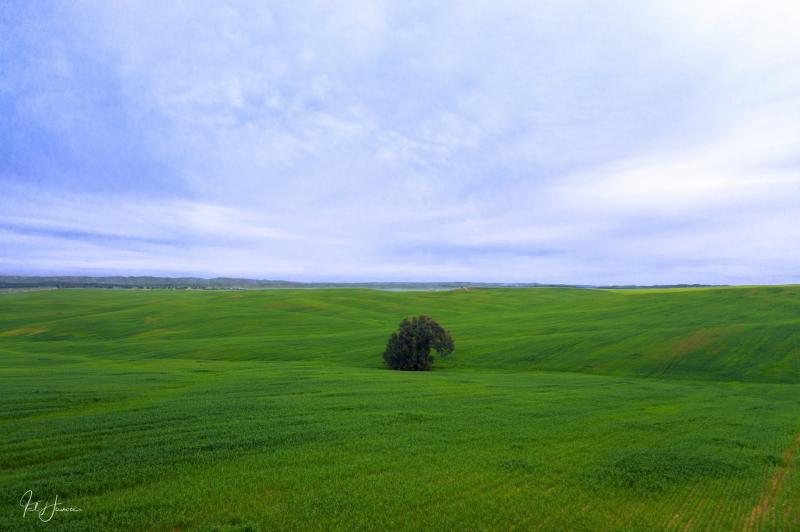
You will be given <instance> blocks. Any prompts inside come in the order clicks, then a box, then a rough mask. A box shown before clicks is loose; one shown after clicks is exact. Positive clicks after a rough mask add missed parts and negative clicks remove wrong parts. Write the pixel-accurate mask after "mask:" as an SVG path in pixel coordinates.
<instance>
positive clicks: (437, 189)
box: [0, 0, 800, 284]
mask: <svg viewBox="0 0 800 532" xmlns="http://www.w3.org/2000/svg"><path fill="white" fill-rule="evenodd" d="M798 27H800V2H797V1H783V2H782V1H771V0H754V1H738V0H724V1H722V0H720V1H704V0H689V1H684V0H665V1H647V2H642V1H640V0H630V1H625V0H620V1H613V0H607V1H599V2H598V1H596V0H591V1H583V2H580V1H570V0H557V1H552V2H549V1H538V2H537V1H516V2H503V1H497V0H492V1H487V2H463V1H461V2H452V3H451V2H445V1H437V2H413V1H408V2H385V3H384V2H368V1H366V0H364V1H360V2H328V1H323V2H306V1H297V0H293V1H291V2H264V1H254V2H235V3H226V2H222V1H216V0H215V1H209V2H202V1H191V2H188V1H187V2H164V1H160V0H159V1H153V2H145V1H136V2H122V1H119V2H118V1H115V2H107V1H105V0H99V1H96V2H94V1H65V2H0V273H9V274H25V273H27V274H37V273H39V274H155V275H177V274H190V275H200V276H216V275H229V276H246V277H257V278H268V279H293V280H475V281H508V282H512V281H530V282H561V283H587V284H603V283H639V284H653V283H678V282H685V283H694V282H698V283H737V284H743V283H784V282H786V283H788V282H795V283H796V282H800V34H798V30H797V28H798Z"/></svg>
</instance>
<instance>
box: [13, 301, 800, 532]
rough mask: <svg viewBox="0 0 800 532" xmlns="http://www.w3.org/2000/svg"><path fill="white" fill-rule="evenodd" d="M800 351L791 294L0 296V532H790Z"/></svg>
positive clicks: (798, 497) (794, 508)
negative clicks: (51, 506) (56, 509)
mask: <svg viewBox="0 0 800 532" xmlns="http://www.w3.org/2000/svg"><path fill="white" fill-rule="evenodd" d="M420 313H427V314H430V315H432V316H433V317H435V318H436V319H437V320H439V321H440V322H441V323H442V324H443V325H445V326H446V327H448V328H449V329H451V331H452V334H453V337H454V339H455V340H456V352H455V353H454V355H453V356H452V357H451V358H450V359H448V360H446V361H438V362H437V369H436V370H435V371H433V372H429V373H405V372H393V371H389V370H385V369H383V368H381V367H380V353H381V351H382V349H383V346H384V343H385V341H386V338H387V336H388V334H389V333H390V332H391V331H392V330H393V329H394V328H395V327H396V326H397V324H398V323H399V321H400V320H401V319H402V318H403V317H405V316H408V315H412V314H420ZM798 355H800V288H797V287H756V288H727V289H702V290H670V291H597V290H567V289H564V290H562V289H515V290H467V291H452V292H378V291H371V290H273V291H259V292H200V291H189V292H176V291H121V290H120V291H115V290H56V291H42V292H20V293H9V294H0V357H2V358H0V360H2V362H0V530H38V529H41V528H43V527H45V526H48V527H54V528H55V529H57V530H141V529H154V530H176V529H200V530H262V529H263V530H293V529H296V530H301V529H309V528H311V529H321V530H330V529H343V530H344V529H347V530H351V529H364V530H371V529H386V528H392V529H407V530H412V529H413V530H417V529H428V530H435V529H462V528H465V529H509V528H514V527H516V528H520V529H532V528H534V529H545V530H619V529H624V530H667V529H674V530H679V529H691V530H742V529H753V530H758V529H768V530H790V529H798V528H800V473H799V472H798V468H797V466H796V463H795V461H796V460H795V454H796V446H797V444H796V443H795V440H796V435H797V433H798V431H800V393H799V392H800V362H798V360H799V359H800V357H799V356H798ZM28 489H30V490H33V492H34V493H35V494H36V495H37V496H39V497H41V498H43V499H50V500H51V501H52V497H53V496H54V495H56V494H58V495H59V498H60V500H62V501H64V502H65V503H66V504H67V505H71V506H77V507H79V508H81V509H82V510H83V511H82V512H79V513H71V514H56V515H55V516H54V517H53V520H52V521H51V522H50V523H47V524H45V523H40V522H37V521H36V520H35V517H33V516H31V515H30V514H29V515H28V516H27V517H26V518H25V519H23V518H22V509H21V507H19V505H18V501H19V499H20V497H21V496H22V494H23V493H24V492H25V491H26V490H28Z"/></svg>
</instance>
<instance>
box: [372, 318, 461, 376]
mask: <svg viewBox="0 0 800 532" xmlns="http://www.w3.org/2000/svg"><path fill="white" fill-rule="evenodd" d="M431 349H433V350H435V351H436V352H437V353H439V355H440V356H442V357H446V356H447V355H449V354H450V353H452V352H453V350H454V349H455V344H454V343H453V338H452V337H451V336H450V333H449V332H448V331H446V330H444V329H443V328H442V326H441V325H439V324H438V323H436V321H435V320H433V319H432V318H430V317H428V316H418V317H414V318H410V319H409V318H406V319H404V320H403V321H402V322H401V323H400V327H399V330H398V331H397V332H394V333H392V335H391V336H390V337H389V341H388V342H387V344H386V350H385V351H384V352H383V361H384V362H385V363H386V365H387V366H389V367H390V368H392V369H400V370H407V371H427V370H429V369H431V366H432V365H433V361H434V357H433V355H431Z"/></svg>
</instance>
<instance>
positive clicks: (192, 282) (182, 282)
mask: <svg viewBox="0 0 800 532" xmlns="http://www.w3.org/2000/svg"><path fill="white" fill-rule="evenodd" d="M703 286H711V285H701V284H676V285H653V286H637V285H625V286H593V285H569V284H543V283H476V282H460V281H447V282H362V283H337V282H321V283H303V282H295V281H282V280H265V279H242V278H234V277H215V278H212V279H203V278H201V277H152V276H108V277H91V276H73V275H59V276H27V275H0V289H22V288H139V289H174V290H187V289H195V290H259V289H268V288H373V289H377V290H453V289H459V288H615V289H626V288H692V287H703Z"/></svg>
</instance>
